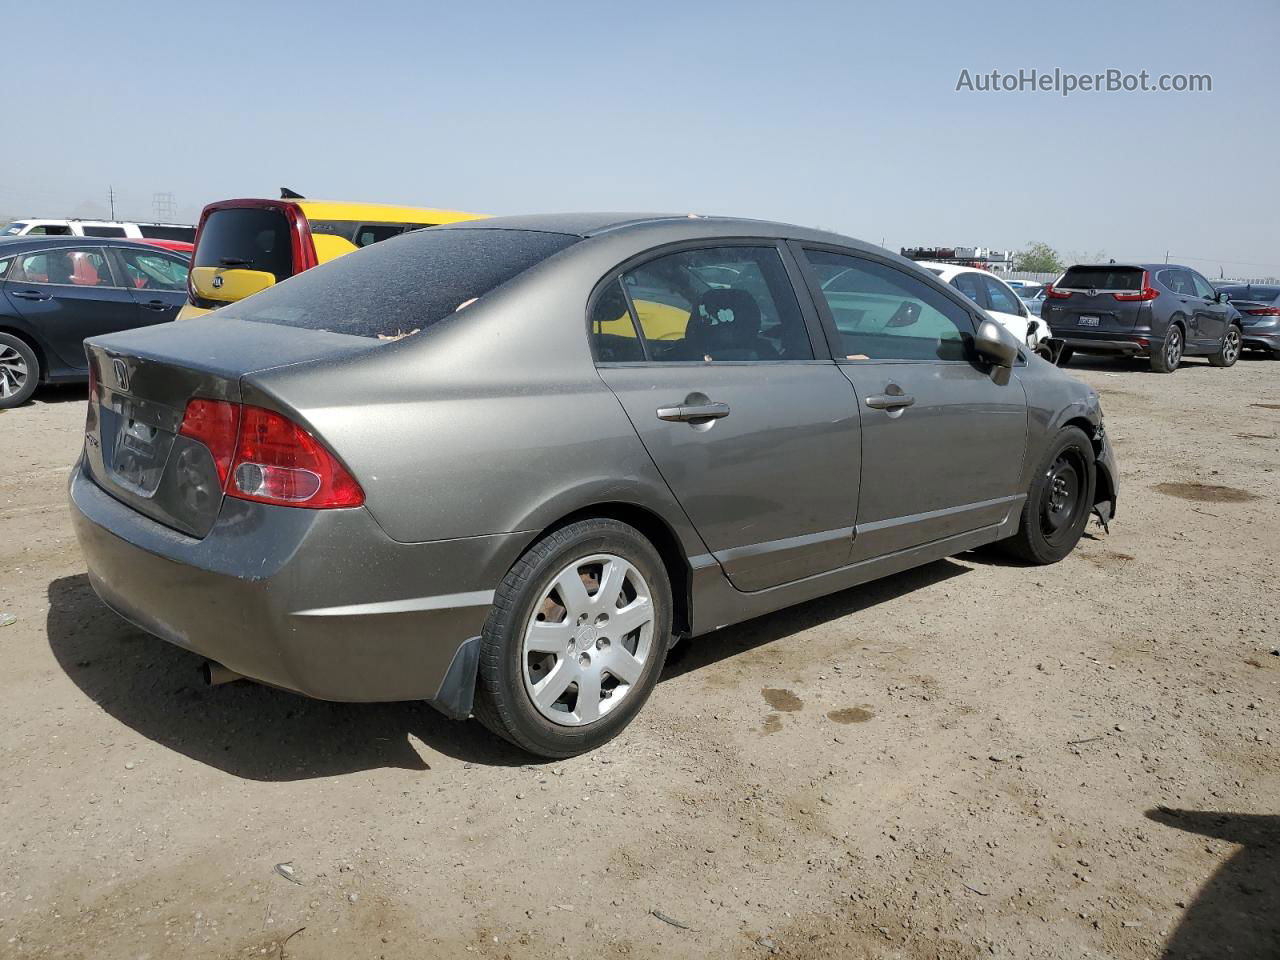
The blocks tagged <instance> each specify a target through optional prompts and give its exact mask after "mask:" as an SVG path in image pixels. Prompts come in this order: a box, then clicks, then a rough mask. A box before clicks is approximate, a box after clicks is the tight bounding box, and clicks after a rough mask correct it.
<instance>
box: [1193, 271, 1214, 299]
mask: <svg viewBox="0 0 1280 960" xmlns="http://www.w3.org/2000/svg"><path fill="white" fill-rule="evenodd" d="M1187 272H1188V273H1189V274H1191V282H1192V284H1193V285H1194V286H1195V288H1196V296H1197V297H1203V298H1204V299H1205V300H1212V299H1213V286H1212V284H1210V283H1209V281H1208V280H1206V279H1205V278H1204V277H1202V276H1200V274H1198V273H1196V272H1195V271H1193V270H1188V271H1187Z"/></svg>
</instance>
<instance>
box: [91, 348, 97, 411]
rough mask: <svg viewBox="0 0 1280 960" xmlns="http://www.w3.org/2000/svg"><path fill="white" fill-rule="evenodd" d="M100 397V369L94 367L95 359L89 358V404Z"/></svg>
mask: <svg viewBox="0 0 1280 960" xmlns="http://www.w3.org/2000/svg"><path fill="white" fill-rule="evenodd" d="M97 395H98V368H97V367H96V366H94V363H93V358H92V357H90V358H89V402H90V403H93V398H94V397H96V396H97Z"/></svg>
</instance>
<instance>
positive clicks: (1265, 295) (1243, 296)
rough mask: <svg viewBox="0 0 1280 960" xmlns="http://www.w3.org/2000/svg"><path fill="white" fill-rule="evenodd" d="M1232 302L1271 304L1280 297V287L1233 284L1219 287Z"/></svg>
mask: <svg viewBox="0 0 1280 960" xmlns="http://www.w3.org/2000/svg"><path fill="white" fill-rule="evenodd" d="M1218 289H1219V290H1221V291H1222V292H1223V293H1225V294H1226V295H1227V296H1228V297H1230V298H1231V299H1232V300H1256V301H1258V302H1259V303H1270V302H1271V301H1272V300H1275V299H1276V298H1277V297H1280V287H1269V286H1262V285H1260V284H1252V283H1233V284H1230V285H1229V286H1225V287H1219V288H1218Z"/></svg>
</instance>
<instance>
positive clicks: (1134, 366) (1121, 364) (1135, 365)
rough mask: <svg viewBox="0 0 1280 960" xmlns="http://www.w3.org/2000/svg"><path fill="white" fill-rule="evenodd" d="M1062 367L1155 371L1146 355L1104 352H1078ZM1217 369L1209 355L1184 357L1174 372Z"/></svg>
mask: <svg viewBox="0 0 1280 960" xmlns="http://www.w3.org/2000/svg"><path fill="white" fill-rule="evenodd" d="M1062 369H1063V370H1065V371H1066V372H1067V373H1070V372H1071V371H1072V370H1097V371H1099V372H1100V373H1120V372H1122V371H1124V372H1128V373H1155V371H1154V370H1152V369H1151V361H1150V360H1148V359H1147V358H1146V357H1118V356H1110V355H1108V354H1103V353H1077V354H1075V355H1074V356H1073V357H1072V358H1071V359H1070V360H1068V361H1067V365H1066V366H1065V367H1063V368H1062ZM1216 369H1217V368H1216V367H1215V366H1214V365H1213V364H1211V363H1210V362H1209V358H1208V357H1183V358H1182V362H1181V363H1180V364H1179V365H1178V369H1177V370H1176V371H1174V372H1175V374H1177V373H1182V372H1183V371H1184V370H1190V371H1194V370H1216ZM1156 375H1157V376H1161V377H1165V376H1168V374H1165V373H1161V374H1156Z"/></svg>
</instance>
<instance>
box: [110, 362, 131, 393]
mask: <svg viewBox="0 0 1280 960" xmlns="http://www.w3.org/2000/svg"><path fill="white" fill-rule="evenodd" d="M111 369H112V370H113V371H115V375H116V386H118V387H119V388H120V389H121V390H128V389H129V368H128V367H127V366H125V362H124V361H123V360H121V359H120V358H119V357H116V358H115V359H114V360H112V361H111Z"/></svg>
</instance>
